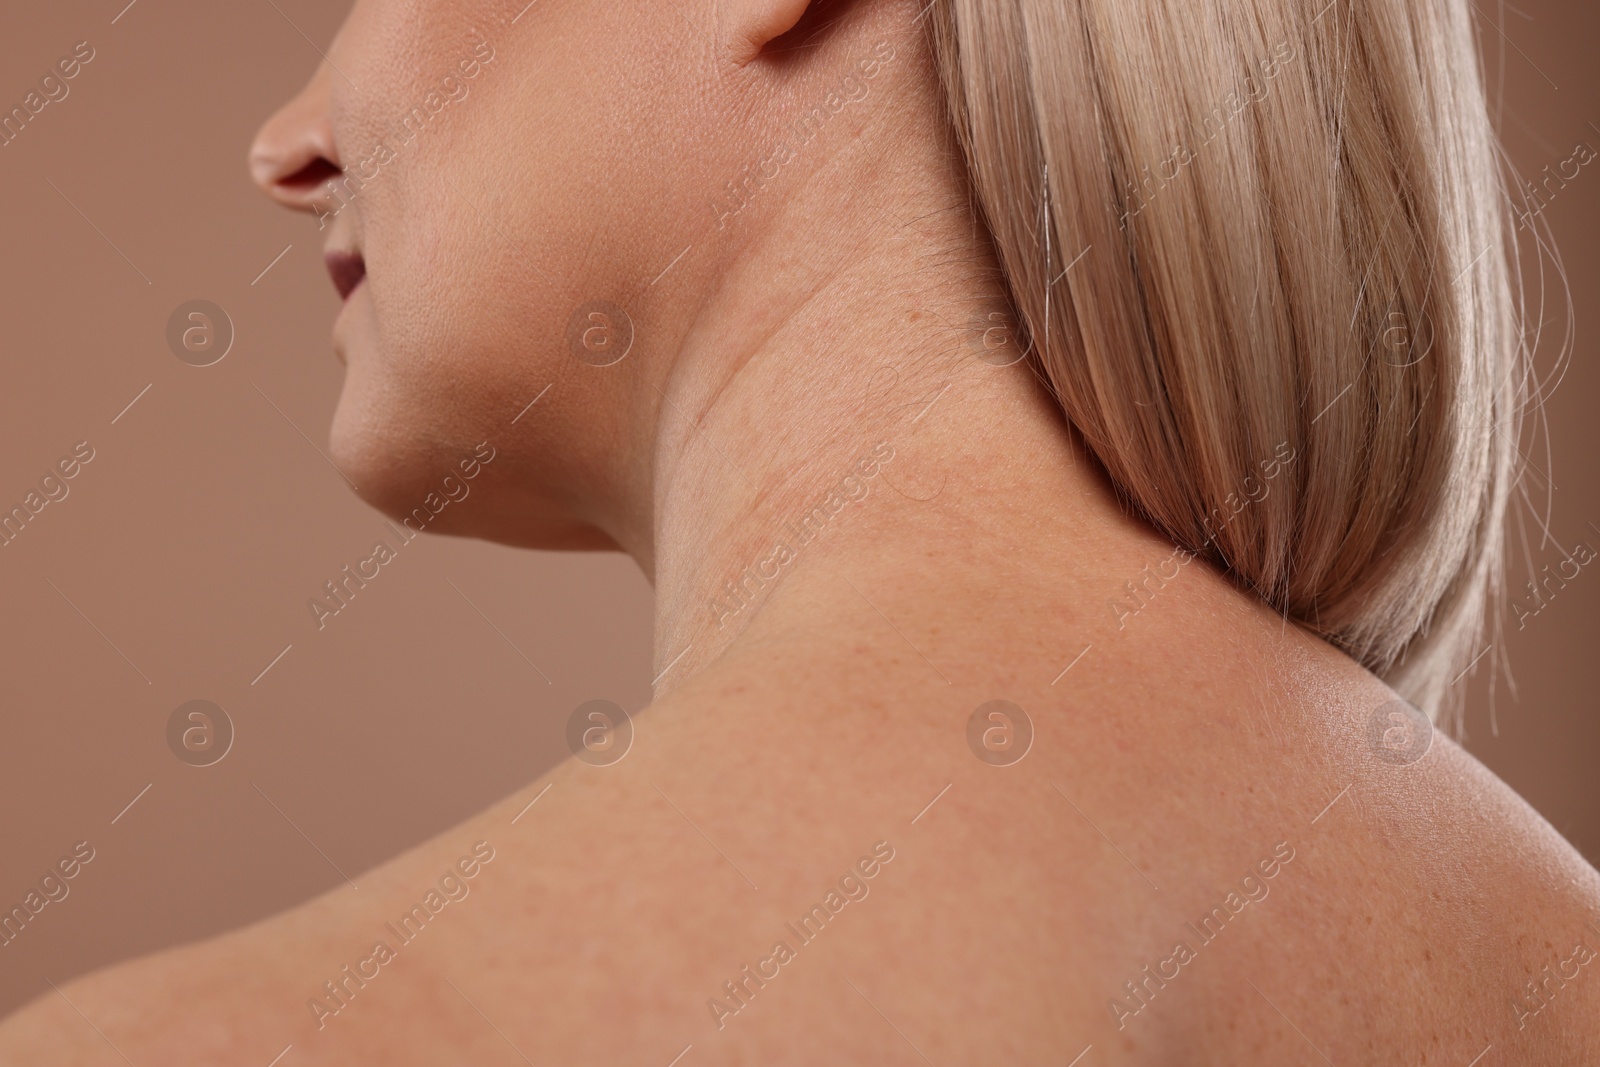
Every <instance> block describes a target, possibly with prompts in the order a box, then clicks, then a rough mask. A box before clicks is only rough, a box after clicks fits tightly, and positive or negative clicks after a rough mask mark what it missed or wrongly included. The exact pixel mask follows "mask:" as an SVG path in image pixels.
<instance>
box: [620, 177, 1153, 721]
mask: <svg viewBox="0 0 1600 1067" xmlns="http://www.w3.org/2000/svg"><path fill="white" fill-rule="evenodd" d="M908 207H909V205H908ZM900 213H901V214H904V215H907V216H912V217H919V218H920V221H919V222H918V223H917V224H916V225H913V226H910V227H899V226H897V225H894V224H893V223H892V222H890V223H885V222H882V221H878V222H877V223H876V224H874V219H873V218H871V217H868V218H862V219H859V220H857V221H858V223H859V225H854V226H848V225H846V226H837V227H830V231H831V232H834V233H848V234H851V235H853V236H852V237H851V238H849V239H841V240H838V241H835V242H832V243H829V242H827V241H824V240H823V239H822V235H820V234H817V233H814V232H813V233H808V234H806V235H805V238H804V240H803V241H799V242H796V241H795V240H793V238H786V239H784V240H781V241H779V240H776V239H775V240H774V242H772V243H771V244H769V245H767V246H765V248H770V249H771V250H772V252H771V254H770V255H769V254H767V253H766V252H765V250H764V249H763V248H757V249H754V250H751V249H744V250H741V253H740V256H739V257H738V270H737V272H736V273H734V274H732V275H731V276H730V277H729V279H728V281H727V283H726V284H725V285H724V286H723V287H722V288H721V290H720V293H719V297H718V300H717V303H716V306H715V307H710V308H707V309H705V311H704V313H703V314H702V315H701V316H700V317H699V318H698V319H697V320H696V323H695V326H694V328H693V329H691V330H690V331H689V334H688V336H687V339H686V341H685V343H684V346H683V348H682V351H681V353H680V358H679V359H678V360H677V361H676V362H675V364H674V370H673V374H672V376H671V377H670V379H669V380H668V381H667V382H666V383H665V384H664V385H663V386H662V387H661V389H660V401H661V403H660V410H659V412H658V417H659V427H658V445H657V451H656V457H657V459H656V465H655V492H654V507H653V528H652V533H653V537H652V539H651V542H650V551H649V554H648V556H647V557H646V556H645V555H644V554H642V553H638V552H636V553H635V554H636V556H640V557H641V563H642V564H645V565H646V570H647V572H650V571H652V570H653V577H654V581H655V585H656V595H657V612H656V626H655V633H656V646H655V668H654V669H655V672H657V673H658V674H659V677H658V679H657V686H656V693H657V696H658V697H659V696H661V695H663V694H664V693H665V692H667V691H669V690H671V689H672V688H674V687H675V686H676V685H679V684H682V682H684V681H686V680H687V679H688V678H690V677H691V676H693V675H694V674H695V673H696V672H697V671H698V670H700V669H702V668H703V667H705V666H706V665H707V664H709V663H711V662H712V661H713V660H716V659H718V658H719V657H720V656H722V655H724V654H725V653H727V652H729V651H730V650H732V649H734V648H735V647H736V646H738V645H739V644H740V643H741V642H748V641H749V640H750V639H751V635H752V634H753V633H755V632H756V631H755V630H753V629H752V628H753V627H754V626H755V624H756V623H757V620H760V622H761V627H760V631H761V632H765V633H768V634H770V633H772V632H773V631H774V628H776V629H777V630H778V631H780V632H799V633H810V634H829V635H832V636H833V637H834V638H835V639H839V638H842V636H843V635H845V634H847V633H849V631H850V629H851V626H850V625H849V624H848V622H847V620H848V619H854V620H856V621H857V622H864V623H867V624H871V625H875V626H878V627H880V628H882V623H881V622H879V621H878V620H877V616H878V614H882V613H888V614H887V616H886V617H888V616H893V615H894V614H895V612H894V610H893V608H894V606H898V607H900V608H901V610H904V611H915V612H918V613H920V614H922V615H923V616H924V617H926V612H925V611H924V610H923V609H922V608H920V607H918V606H916V605H914V604H913V603H911V602H910V601H909V600H908V599H907V596H906V594H907V593H908V592H911V591H913V590H915V589H917V588H921V589H923V590H925V591H926V592H928V593H929V594H931V595H933V596H935V597H939V596H941V595H944V596H949V597H951V598H954V597H955V596H956V590H957V589H959V588H960V583H961V582H963V581H964V580H966V579H971V582H972V585H971V588H972V589H973V590H981V589H983V588H985V587H986V586H987V587H988V588H991V589H992V588H994V585H995V583H997V582H1000V583H1005V584H1007V585H1008V588H1007V599H1008V600H1011V599H1012V598H1013V597H1020V596H1022V595H1023V594H1022V593H1021V592H1020V591H1019V590H1014V589H1011V588H1009V585H1010V583H1011V582H1013V581H1015V579H1009V578H1005V577H1001V576H1000V575H999V573H998V572H999V571H1010V570H1011V566H1010V565H1012V564H1016V565H1021V566H1024V567H1026V568H1027V574H1028V576H1029V577H1028V579H1027V584H1029V585H1031V587H1032V588H1033V589H1034V590H1035V591H1036V593H1037V594H1038V595H1039V596H1040V598H1041V600H1042V599H1044V594H1045V593H1046V591H1047V590H1048V591H1049V597H1048V599H1049V600H1050V601H1052V606H1053V607H1056V608H1059V606H1060V600H1061V592H1060V591H1061V590H1070V589H1073V588H1075V587H1080V586H1081V583H1078V582H1075V580H1074V579H1075V577H1077V576H1076V575H1075V574H1074V570H1075V568H1076V567H1078V566H1079V564H1078V563H1077V561H1078V560H1079V559H1081V558H1083V556H1084V555H1090V556H1095V557H1098V559H1097V561H1096V565H1097V566H1098V567H1100V568H1104V566H1105V558H1106V556H1105V553H1106V552H1107V551H1108V547H1107V545H1106V544H1105V542H1106V540H1107V539H1108V538H1110V539H1112V540H1117V539H1121V540H1122V541H1124V542H1128V543H1132V542H1137V543H1138V544H1139V546H1140V547H1141V548H1142V549H1146V550H1147V549H1148V547H1149V544H1150V536H1151V535H1150V534H1149V533H1148V532H1147V531H1143V530H1142V529H1141V528H1138V527H1136V526H1134V525H1133V524H1131V523H1129V522H1128V521H1127V520H1125V519H1124V518H1123V517H1122V516H1121V514H1120V512H1119V510H1118V507H1117V505H1116V502H1115V500H1114V497H1113V495H1112V493H1111V492H1110V490H1109V488H1108V486H1107V485H1106V484H1105V481H1104V478H1103V475H1101V474H1100V473H1099V471H1098V468H1097V467H1096V466H1095V465H1094V464H1093V463H1092V462H1087V461H1085V459H1084V456H1083V453H1082V449H1081V447H1080V446H1079V445H1078V443H1077V441H1076V438H1075V437H1074V435H1073V434H1072V432H1071V431H1070V429H1069V428H1068V426H1067V425H1066V423H1065V421H1064V419H1063V417H1062V415H1061V413H1060V411H1059V408H1058V407H1057V406H1056V404H1055V401H1054V400H1053V398H1052V397H1050V396H1049V395H1048V394H1047V393H1046V392H1045V390H1044V389H1043V388H1042V386H1041V385H1040V384H1039V382H1038V380H1037V378H1036V377H1035V375H1034V372H1033V370H1032V369H1031V367H1030V366H1029V364H1028V363H1027V362H1026V361H1021V362H1015V363H1012V364H1011V365H1009V366H1007V365H1000V364H1001V363H1003V362H1005V361H1007V360H1008V358H1015V356H1017V355H1018V354H1019V353H1020V350H1019V348H1018V347H1017V344H1016V342H1015V339H1014V338H1008V335H1007V334H1006V333H1005V332H1004V330H1003V328H1002V327H1001V326H1000V325H998V324H999V323H1003V322H1004V321H1005V320H1004V318H1000V319H996V318H991V316H992V315H994V314H995V313H997V312H999V311H1000V309H1002V308H1004V307H1005V306H1006V304H1005V301H1004V299H1003V296H1002V294H1001V293H1000V292H999V291H998V290H996V289H994V288H992V287H991V286H989V285H986V284H985V283H984V282H983V281H982V279H983V278H984V277H990V278H992V277H994V276H995V275H994V273H993V272H992V266H993V265H992V263H989V262H988V261H987V260H986V259H985V256H986V253H985V252H983V251H982V250H980V249H977V248H974V247H971V244H970V243H971V236H970V234H971V226H970V220H969V219H968V217H967V216H966V212H965V207H964V204H962V205H961V206H960V207H958V208H957V209H956V210H948V209H947V210H943V211H935V212H933V213H932V214H920V215H919V213H918V212H915V211H910V210H905V211H903V212H900ZM813 217H819V216H813ZM795 247H804V248H806V249H807V257H806V261H805V262H804V263H803V264H798V265H797V264H796V263H795V262H794V257H793V251H792V250H793V248H795ZM779 249H787V250H788V251H787V253H786V254H785V256H784V269H783V270H782V271H780V270H779V269H777V265H776V259H775V257H776V256H777V254H778V250H779ZM929 263H942V264H956V265H955V266H950V267H949V268H948V269H947V270H946V272H945V273H944V274H943V275H940V276H933V275H931V274H930V270H929V267H928V266H927V264H929ZM774 278H782V279H783V282H782V284H781V285H778V284H775V283H774V282H773V279H774ZM908 280H915V282H916V283H917V284H915V285H914V286H908V285H907V282H908ZM749 309H765V310H764V311H763V312H762V313H761V314H760V315H759V316H758V315H756V314H755V313H752V312H751V311H749ZM730 353H739V354H740V355H739V356H738V357H737V358H730ZM1008 353H1009V357H1008V355H1007V354H1008ZM1091 541H1093V542H1097V544H1098V547H1097V548H1096V549H1095V550H1094V551H1093V552H1090V553H1084V552H1081V551H1078V550H1081V549H1083V548H1085V547H1086V546H1087V545H1088V543H1089V542H1091ZM1147 554H1148V553H1147ZM647 560H648V562H647ZM931 560H938V561H939V563H938V565H937V568H938V569H937V573H936V574H935V573H930V561H931ZM997 565H998V566H997ZM1134 569H1135V570H1137V567H1136V566H1135V567H1134ZM1119 573H1120V572H1119ZM1102 577H1103V575H1102ZM1102 584H1104V583H1102ZM930 587H931V588H930ZM978 595H980V596H982V595H983V594H982V593H979V594H978ZM1101 607H1102V609H1103V607H1104V605H1103V604H1102V605H1101ZM835 613H838V614H835ZM891 624H893V623H891ZM979 624H981V622H980V623H979ZM907 625H908V624H907V623H906V622H905V619H904V618H901V619H900V623H899V624H897V628H900V629H905V628H906V626H907ZM884 632H885V633H888V631H887V629H885V630H884ZM902 636H906V635H904V634H903V635H902ZM890 637H891V639H892V634H891V635H890ZM789 647H792V648H797V647H799V646H798V645H790V646H789ZM906 651H907V654H908V655H909V654H910V652H909V650H906ZM935 673H938V672H937V669H936V670H935Z"/></svg>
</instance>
